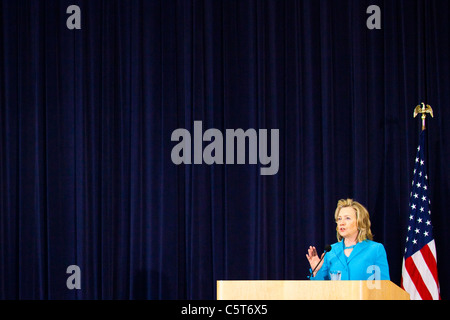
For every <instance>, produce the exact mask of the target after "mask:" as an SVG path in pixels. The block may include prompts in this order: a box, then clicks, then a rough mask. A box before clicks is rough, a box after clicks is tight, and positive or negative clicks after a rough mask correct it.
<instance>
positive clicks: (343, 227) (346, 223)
mask: <svg viewBox="0 0 450 320" xmlns="http://www.w3.org/2000/svg"><path fill="white" fill-rule="evenodd" d="M336 223H337V227H338V232H339V234H340V235H341V237H343V238H346V239H349V240H355V239H356V237H357V236H358V226H357V222H356V211H355V209H353V208H352V207H344V208H342V209H341V210H340V211H339V214H338V218H337V222H336Z"/></svg>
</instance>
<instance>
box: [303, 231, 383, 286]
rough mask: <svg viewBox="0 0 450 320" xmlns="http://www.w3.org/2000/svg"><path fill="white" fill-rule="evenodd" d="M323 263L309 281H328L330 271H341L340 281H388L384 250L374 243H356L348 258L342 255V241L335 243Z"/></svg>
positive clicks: (367, 241)
mask: <svg viewBox="0 0 450 320" xmlns="http://www.w3.org/2000/svg"><path fill="white" fill-rule="evenodd" d="M323 261H324V262H323V265H322V267H321V268H320V270H319V271H318V272H317V273H316V276H315V277H311V278H310V279H311V280H330V271H341V280H390V277H389V265H388V262H387V256H386V250H385V249H384V246H383V245H382V244H381V243H378V242H375V241H371V240H364V241H361V242H359V243H357V244H356V246H355V247H354V248H353V251H352V252H351V253H350V256H349V257H347V256H346V255H345V254H344V241H340V242H336V243H334V244H332V245H331V251H329V252H328V253H326V254H325V258H324V259H323Z"/></svg>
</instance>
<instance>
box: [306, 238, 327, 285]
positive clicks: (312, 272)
mask: <svg viewBox="0 0 450 320" xmlns="http://www.w3.org/2000/svg"><path fill="white" fill-rule="evenodd" d="M329 251H331V246H330V245H329V244H327V245H326V246H325V249H324V251H323V253H324V255H323V256H322V258H320V260H319V262H318V263H317V264H316V266H315V268H314V270H313V271H311V273H310V275H309V277H310V278H311V277H312V276H313V274H314V271H316V269H317V267H318V266H319V264H320V263H321V262H322V260H323V258H325V255H326V254H327V252H329Z"/></svg>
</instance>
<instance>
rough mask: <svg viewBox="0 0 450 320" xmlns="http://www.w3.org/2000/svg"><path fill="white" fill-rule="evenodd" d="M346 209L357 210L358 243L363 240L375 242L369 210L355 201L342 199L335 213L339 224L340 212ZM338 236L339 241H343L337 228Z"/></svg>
mask: <svg viewBox="0 0 450 320" xmlns="http://www.w3.org/2000/svg"><path fill="white" fill-rule="evenodd" d="M345 207H352V208H353V209H355V213H356V227H357V228H358V231H359V232H358V237H357V240H358V242H361V241H363V240H367V239H369V240H373V235H372V231H371V230H370V219H369V212H368V211H367V209H366V208H365V207H364V206H363V205H362V204H361V203H359V202H357V201H354V200H353V199H341V200H339V201H338V203H337V207H336V211H335V212H334V219H335V221H336V223H337V221H338V215H339V211H341V209H342V208H345ZM336 235H337V239H338V241H341V240H342V236H341V235H340V234H339V228H338V226H336Z"/></svg>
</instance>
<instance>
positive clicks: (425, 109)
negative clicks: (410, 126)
mask: <svg viewBox="0 0 450 320" xmlns="http://www.w3.org/2000/svg"><path fill="white" fill-rule="evenodd" d="M419 113H421V114H422V130H425V119H426V117H427V113H429V114H430V115H431V117H432V118H433V109H432V108H431V106H430V105H429V104H427V105H425V103H423V102H422V103H421V104H419V105H418V106H416V108H415V109H414V118H415V117H417V115H418V114H419Z"/></svg>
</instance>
